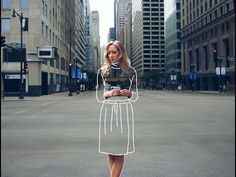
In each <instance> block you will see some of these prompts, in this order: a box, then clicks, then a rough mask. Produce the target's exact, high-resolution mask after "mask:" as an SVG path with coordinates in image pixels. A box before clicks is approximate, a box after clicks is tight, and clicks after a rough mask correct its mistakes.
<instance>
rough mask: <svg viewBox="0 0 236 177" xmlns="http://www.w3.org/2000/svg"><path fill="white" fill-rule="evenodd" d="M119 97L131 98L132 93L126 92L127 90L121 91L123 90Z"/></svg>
mask: <svg viewBox="0 0 236 177" xmlns="http://www.w3.org/2000/svg"><path fill="white" fill-rule="evenodd" d="M120 95H121V96H127V97H129V98H130V97H131V96H132V92H131V91H129V90H127V89H123V90H120Z"/></svg>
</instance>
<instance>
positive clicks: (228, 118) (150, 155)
mask: <svg viewBox="0 0 236 177" xmlns="http://www.w3.org/2000/svg"><path fill="white" fill-rule="evenodd" d="M100 106H101V105H100V104H99V103H97V101H96V99H95V92H84V93H81V94H79V95H73V96H72V97H69V96H68V93H58V94H53V95H48V96H41V97H25V99H24V100H18V98H5V99H4V100H2V103H1V115H2V117H1V177H109V173H108V172H109V171H108V166H107V161H106V160H107V159H106V156H105V155H103V154H99V153H98V152H97V147H98V117H99V111H100ZM133 107H134V113H135V145H136V152H135V153H134V154H131V155H128V156H126V157H125V166H124V169H123V172H122V176H121V177H234V176H235V96H234V95H219V94H199V93H180V92H167V91H140V94H139V100H138V101H137V102H136V103H134V104H133Z"/></svg>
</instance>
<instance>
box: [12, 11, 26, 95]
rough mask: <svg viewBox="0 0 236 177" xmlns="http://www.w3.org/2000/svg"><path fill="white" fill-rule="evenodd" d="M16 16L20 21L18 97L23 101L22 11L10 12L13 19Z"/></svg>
mask: <svg viewBox="0 0 236 177" xmlns="http://www.w3.org/2000/svg"><path fill="white" fill-rule="evenodd" d="M16 16H18V17H19V19H20V51H21V52H20V95H19V99H24V95H23V84H24V83H23V77H22V75H23V73H22V72H23V71H22V70H23V69H22V66H23V33H22V31H23V24H22V22H23V12H22V10H20V9H13V12H12V17H13V18H15V17H16Z"/></svg>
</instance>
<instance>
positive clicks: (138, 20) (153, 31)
mask: <svg viewBox="0 0 236 177" xmlns="http://www.w3.org/2000/svg"><path fill="white" fill-rule="evenodd" d="M132 18H133V29H132V63H133V66H134V67H135V69H136V70H137V72H138V74H139V75H142V74H143V73H144V72H145V71H150V70H158V71H163V70H164V69H165V39H164V0H160V1H157V0H132Z"/></svg>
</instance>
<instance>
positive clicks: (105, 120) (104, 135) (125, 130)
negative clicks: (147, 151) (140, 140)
mask: <svg viewBox="0 0 236 177" xmlns="http://www.w3.org/2000/svg"><path fill="white" fill-rule="evenodd" d="M98 151H99V152H100V153H104V154H111V155H128V154H129V153H133V152H134V151H135V147H134V113H133V108H132V105H131V102H130V101H129V100H127V101H115V100H113V101H110V100H108V101H104V103H103V104H102V108H101V111H100V120H99V147H98Z"/></svg>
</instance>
